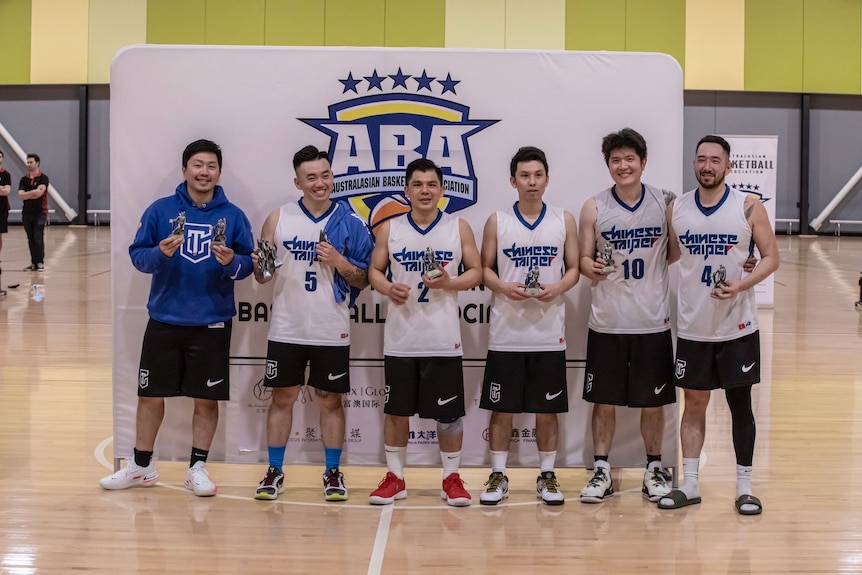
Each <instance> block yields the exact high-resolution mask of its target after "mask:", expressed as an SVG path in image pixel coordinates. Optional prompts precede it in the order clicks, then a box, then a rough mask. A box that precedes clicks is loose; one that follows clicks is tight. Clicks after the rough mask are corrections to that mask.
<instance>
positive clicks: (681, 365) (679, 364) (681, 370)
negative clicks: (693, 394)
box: [676, 359, 685, 379]
mask: <svg viewBox="0 0 862 575" xmlns="http://www.w3.org/2000/svg"><path fill="white" fill-rule="evenodd" d="M683 377H685V360H684V359H678V360H676V378H677V379H682V378H683Z"/></svg>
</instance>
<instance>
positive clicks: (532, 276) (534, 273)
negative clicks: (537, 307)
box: [524, 265, 542, 297]
mask: <svg viewBox="0 0 862 575" xmlns="http://www.w3.org/2000/svg"><path fill="white" fill-rule="evenodd" d="M539 273H540V272H539V266H536V265H534V266H533V267H531V268H530V270H529V271H528V272H527V278H526V279H525V280H524V293H525V294H527V295H528V296H531V297H532V296H534V295H538V294H539V292H540V291H542V286H541V285H539Z"/></svg>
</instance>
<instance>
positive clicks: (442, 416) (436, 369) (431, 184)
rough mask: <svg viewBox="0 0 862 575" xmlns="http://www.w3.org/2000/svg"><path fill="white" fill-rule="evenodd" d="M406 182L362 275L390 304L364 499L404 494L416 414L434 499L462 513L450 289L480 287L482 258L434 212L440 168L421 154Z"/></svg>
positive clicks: (465, 228) (460, 413)
mask: <svg viewBox="0 0 862 575" xmlns="http://www.w3.org/2000/svg"><path fill="white" fill-rule="evenodd" d="M405 181H406V182H407V185H406V186H405V188H404V194H405V195H406V196H407V199H408V200H409V202H410V212H408V213H407V214H405V215H402V216H399V217H397V218H393V219H391V220H388V221H386V222H385V223H383V224H382V225H381V226H380V231H379V232H378V233H377V241H376V244H375V246H374V252H373V253H372V255H371V267H370V268H369V270H368V279H369V281H370V282H371V285H372V286H373V287H374V289H375V290H377V291H378V292H380V293H381V294H383V295H384V296H386V297H388V298H389V301H390V302H391V303H390V305H389V308H388V311H387V314H386V326H385V328H384V335H383V356H384V369H385V378H386V388H385V389H386V400H385V405H384V408H383V411H384V413H385V414H386V415H385V419H384V422H383V442H384V449H385V451H386V466H387V468H388V470H387V473H386V476H385V477H384V478H383V480H382V481H381V482H380V484H379V485H378V486H377V489H375V490H374V492H373V493H371V495H370V497H369V498H368V501H369V503H371V504H373V505H388V504H391V503H393V502H394V501H395V500H396V499H404V498H405V497H407V486H406V483H405V481H404V466H405V463H406V458H407V441H408V438H409V435H410V420H409V418H410V416H412V415H414V414H416V413H418V414H419V417H422V418H426V419H434V420H436V421H437V440H438V442H439V446H440V458H441V459H442V462H443V483H442V489H441V491H440V496H441V497H442V498H443V499H445V500H446V502H447V503H448V504H449V505H452V506H455V507H464V506H467V505H470V502H471V497H470V493H468V492H467V490H466V489H464V481H463V480H462V479H461V476H460V475H459V473H458V471H459V467H460V463H461V442H462V440H463V436H464V432H463V422H462V418H463V417H464V375H463V370H462V367H461V356H462V355H463V352H462V347H461V323H460V318H459V313H458V292H459V291H462V290H468V289H470V288H473V287H475V286H477V285H479V283H480V282H481V281H482V265H481V258H480V257H479V251H478V249H477V248H476V240H475V239H474V238H473V231H472V229H471V228H470V225H469V224H467V222H465V221H464V220H462V219H461V218H457V217H454V216H452V215H449V214H447V213H445V212H442V211H440V209H439V207H438V206H439V203H440V200H441V198H442V197H443V191H444V190H443V172H442V171H441V170H440V168H438V167H437V166H436V165H435V164H434V162H432V161H431V160H427V159H425V158H419V159H416V160H413V161H412V162H410V164H408V166H407V174H406V178H405ZM461 266H463V270H464V271H463V272H461V273H460V275H459V267H461ZM387 269H388V270H389V275H388V276H387V273H386V272H387Z"/></svg>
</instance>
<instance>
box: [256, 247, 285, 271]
mask: <svg viewBox="0 0 862 575" xmlns="http://www.w3.org/2000/svg"><path fill="white" fill-rule="evenodd" d="M275 252H276V247H275V246H274V245H272V244H271V243H269V242H268V241H267V240H262V239H261V240H257V248H256V249H255V250H254V253H256V254H257V265H256V266H255V267H254V277H256V278H258V279H260V280H271V279H272V276H273V275H274V274H275V270H277V269H278V268H280V267H281V264H282V261H281V260H280V259H278V257H276V255H275Z"/></svg>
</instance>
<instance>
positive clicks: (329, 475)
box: [323, 468, 347, 501]
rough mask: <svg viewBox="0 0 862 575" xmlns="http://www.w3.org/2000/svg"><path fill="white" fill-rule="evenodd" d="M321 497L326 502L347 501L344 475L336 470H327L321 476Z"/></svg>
mask: <svg viewBox="0 0 862 575" xmlns="http://www.w3.org/2000/svg"><path fill="white" fill-rule="evenodd" d="M323 495H324V499H326V500H327V501H347V487H345V485H344V474H343V473H341V472H340V471H339V470H338V469H334V468H333V469H328V470H327V471H326V473H324V474H323Z"/></svg>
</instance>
